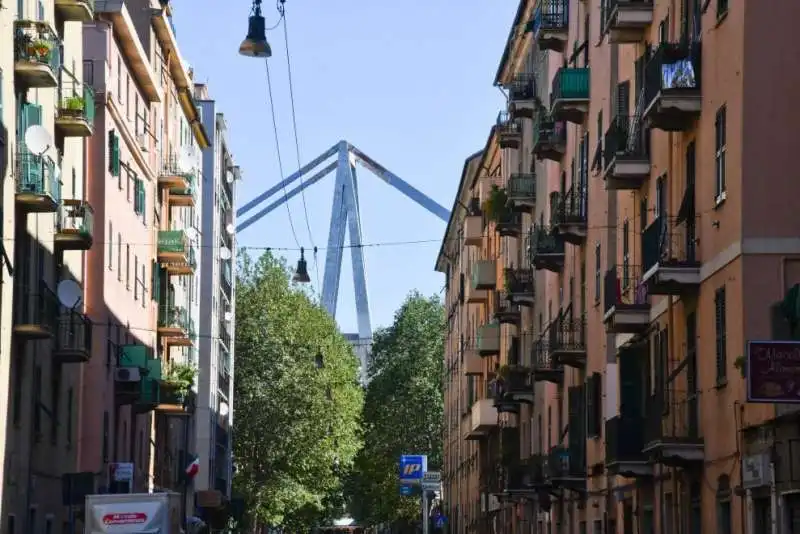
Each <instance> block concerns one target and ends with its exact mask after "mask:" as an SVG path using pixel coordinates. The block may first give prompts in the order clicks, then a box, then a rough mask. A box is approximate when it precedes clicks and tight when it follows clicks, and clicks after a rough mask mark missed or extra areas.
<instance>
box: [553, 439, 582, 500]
mask: <svg viewBox="0 0 800 534" xmlns="http://www.w3.org/2000/svg"><path fill="white" fill-rule="evenodd" d="M584 443H585V442H584ZM547 456H548V457H547V468H546V470H545V473H546V476H547V479H548V480H549V481H550V483H551V484H553V485H554V486H560V487H563V488H569V489H572V490H575V491H581V490H585V489H586V451H585V447H582V448H579V449H578V450H573V449H572V448H571V447H570V448H567V447H561V446H556V447H552V448H551V449H550V453H549V454H548V455H547Z"/></svg>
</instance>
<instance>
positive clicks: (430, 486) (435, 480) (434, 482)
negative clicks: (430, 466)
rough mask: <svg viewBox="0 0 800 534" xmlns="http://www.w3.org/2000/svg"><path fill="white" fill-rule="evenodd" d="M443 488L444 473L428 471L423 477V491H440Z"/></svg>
mask: <svg viewBox="0 0 800 534" xmlns="http://www.w3.org/2000/svg"><path fill="white" fill-rule="evenodd" d="M441 486H442V473H441V472H440V471H428V472H427V473H425V474H424V475H422V490H423V491H439V489H440V488H441Z"/></svg>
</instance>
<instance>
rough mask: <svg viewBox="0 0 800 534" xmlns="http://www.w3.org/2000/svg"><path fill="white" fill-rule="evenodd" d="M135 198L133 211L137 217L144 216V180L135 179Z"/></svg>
mask: <svg viewBox="0 0 800 534" xmlns="http://www.w3.org/2000/svg"><path fill="white" fill-rule="evenodd" d="M133 183H134V197H133V211H134V212H136V214H137V215H143V214H144V210H145V199H146V195H145V189H144V180H141V179H140V178H136V177H134V179H133Z"/></svg>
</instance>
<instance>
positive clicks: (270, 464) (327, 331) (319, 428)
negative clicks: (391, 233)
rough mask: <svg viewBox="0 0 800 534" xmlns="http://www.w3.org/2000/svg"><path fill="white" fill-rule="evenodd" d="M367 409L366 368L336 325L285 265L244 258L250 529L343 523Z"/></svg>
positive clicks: (243, 454) (240, 377)
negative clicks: (347, 481)
mask: <svg viewBox="0 0 800 534" xmlns="http://www.w3.org/2000/svg"><path fill="white" fill-rule="evenodd" d="M320 363H321V364H322V365H321V367H320ZM362 406H363V390H362V388H361V386H360V385H359V383H358V360H357V358H356V357H355V355H354V353H353V349H352V347H351V345H350V344H349V343H348V342H347V340H345V339H344V337H342V335H341V334H340V333H339V331H338V330H337V328H336V324H335V322H334V320H333V318H332V317H331V316H330V315H329V314H328V313H327V312H326V311H325V310H324V309H322V308H321V307H320V306H319V305H317V304H316V303H315V302H314V301H312V299H311V298H310V297H309V295H308V294H307V293H306V292H305V291H303V290H302V289H301V288H300V287H299V286H297V285H293V284H292V283H291V282H290V273H289V270H288V269H287V266H286V264H285V263H284V262H282V261H280V260H277V259H276V258H274V257H273V256H272V255H271V254H270V253H265V254H264V255H262V256H261V257H260V258H258V259H257V260H254V259H253V258H251V257H249V256H248V255H246V254H243V255H242V256H241V259H240V262H239V269H238V273H237V286H236V380H235V397H234V421H235V423H234V457H235V463H236V475H235V477H234V487H235V490H236V491H237V492H238V493H239V494H240V495H241V496H242V497H243V498H244V499H245V506H246V514H247V517H246V520H247V521H248V522H256V523H258V524H266V525H283V526H284V527H285V528H287V529H288V531H290V532H301V531H303V530H305V529H307V528H308V527H309V526H311V525H313V524H316V523H317V522H319V521H324V520H326V519H330V518H331V517H332V516H335V515H340V514H341V513H342V505H343V500H342V478H343V474H344V473H346V472H347V471H348V470H349V469H350V466H351V465H352V463H353V460H354V457H355V455H356V453H357V451H358V450H359V448H360V446H361V429H360V418H361V410H362Z"/></svg>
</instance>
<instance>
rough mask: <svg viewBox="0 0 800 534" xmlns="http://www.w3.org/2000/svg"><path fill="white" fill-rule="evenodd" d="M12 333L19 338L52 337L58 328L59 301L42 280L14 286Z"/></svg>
mask: <svg viewBox="0 0 800 534" xmlns="http://www.w3.org/2000/svg"><path fill="white" fill-rule="evenodd" d="M14 290H15V291H14V335H15V336H17V337H18V338H21V339H46V338H50V337H53V335H54V334H55V332H56V329H57V328H58V310H59V303H58V298H57V297H56V295H55V293H53V292H52V291H51V290H50V288H49V287H47V285H46V284H45V283H44V282H39V283H38V285H33V286H31V287H26V286H22V285H18V286H16V287H15V288H14Z"/></svg>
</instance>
